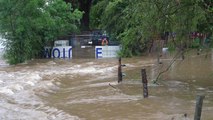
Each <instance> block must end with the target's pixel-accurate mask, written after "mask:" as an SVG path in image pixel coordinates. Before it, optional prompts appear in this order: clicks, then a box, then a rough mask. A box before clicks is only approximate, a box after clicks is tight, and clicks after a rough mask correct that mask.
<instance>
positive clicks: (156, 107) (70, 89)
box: [0, 54, 213, 120]
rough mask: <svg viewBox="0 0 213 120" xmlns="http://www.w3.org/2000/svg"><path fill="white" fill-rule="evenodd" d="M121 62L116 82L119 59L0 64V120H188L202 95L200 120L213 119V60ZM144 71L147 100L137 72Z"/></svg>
mask: <svg viewBox="0 0 213 120" xmlns="http://www.w3.org/2000/svg"><path fill="white" fill-rule="evenodd" d="M170 61H171V59H170V58H164V59H162V63H163V64H161V65H159V64H157V59H156V58H155V57H150V56H149V57H137V58H126V59H122V64H126V67H123V68H122V69H123V72H124V73H125V74H126V76H125V77H124V79H123V82H122V83H119V84H118V83H117V70H118V59H117V58H113V59H98V60H97V59H71V60H66V59H65V60H64V59H43V60H32V61H29V62H26V63H24V64H19V65H7V64H6V63H5V61H4V60H0V120H193V118H194V111H195V103H196V100H195V98H196V96H197V95H205V98H204V101H203V109H202V120H213V114H212V113H213V82H212V80H213V57H212V55H209V56H208V57H207V58H206V57H205V56H204V55H202V54H201V55H199V56H197V55H195V54H194V55H190V56H188V57H186V59H185V60H183V61H182V60H179V59H178V60H177V61H176V62H175V63H174V64H173V65H172V66H171V68H170V69H169V70H168V71H167V72H166V73H165V74H162V76H161V79H160V80H159V81H158V83H159V84H158V85H156V84H153V80H154V79H156V77H157V75H158V73H159V72H160V71H162V70H163V69H165V68H166V66H168V65H169V63H170ZM142 68H146V70H147V78H148V82H149V83H148V90H149V97H148V98H143V89H142V83H141V75H140V70H141V69H142Z"/></svg>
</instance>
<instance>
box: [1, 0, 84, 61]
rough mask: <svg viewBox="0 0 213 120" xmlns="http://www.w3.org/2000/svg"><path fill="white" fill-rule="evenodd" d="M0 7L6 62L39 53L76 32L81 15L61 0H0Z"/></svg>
mask: <svg viewBox="0 0 213 120" xmlns="http://www.w3.org/2000/svg"><path fill="white" fill-rule="evenodd" d="M0 6H1V8H0V34H1V35H2V36H3V37H4V38H5V39H6V42H5V45H6V55H5V57H6V59H7V60H8V62H9V63H10V64H17V63H21V62H24V61H26V60H29V59H32V58H35V57H37V56H39V55H40V54H41V52H42V50H43V48H44V45H45V44H47V43H48V42H50V41H53V40H55V39H56V38H57V37H59V36H63V35H66V34H67V33H69V32H74V31H76V30H77V29H78V25H79V21H80V19H81V17H82V12H80V11H79V10H77V9H73V8H72V6H71V4H66V3H65V2H64V1H63V0H0Z"/></svg>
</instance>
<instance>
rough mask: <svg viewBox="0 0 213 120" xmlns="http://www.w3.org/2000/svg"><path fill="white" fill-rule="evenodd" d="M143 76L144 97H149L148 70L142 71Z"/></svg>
mask: <svg viewBox="0 0 213 120" xmlns="http://www.w3.org/2000/svg"><path fill="white" fill-rule="evenodd" d="M141 75H142V83H143V97H144V98H147V97H148V86H147V77H146V69H141Z"/></svg>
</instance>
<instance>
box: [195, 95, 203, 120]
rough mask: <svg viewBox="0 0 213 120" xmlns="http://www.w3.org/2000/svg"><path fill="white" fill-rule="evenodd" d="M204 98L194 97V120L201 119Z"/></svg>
mask: <svg viewBox="0 0 213 120" xmlns="http://www.w3.org/2000/svg"><path fill="white" fill-rule="evenodd" d="M204 98H205V96H197V97H196V108H195V116H194V120H200V118H201V112H202V105H203V99H204Z"/></svg>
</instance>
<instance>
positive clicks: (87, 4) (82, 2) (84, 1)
mask: <svg viewBox="0 0 213 120" xmlns="http://www.w3.org/2000/svg"><path fill="white" fill-rule="evenodd" d="M64 1H65V2H66V3H71V4H72V6H73V7H74V8H78V9H79V10H80V11H83V12H84V14H83V17H82V19H81V29H83V30H89V23H90V19H89V18H90V16H89V14H90V8H91V5H92V0H64Z"/></svg>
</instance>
